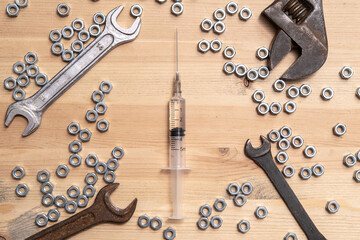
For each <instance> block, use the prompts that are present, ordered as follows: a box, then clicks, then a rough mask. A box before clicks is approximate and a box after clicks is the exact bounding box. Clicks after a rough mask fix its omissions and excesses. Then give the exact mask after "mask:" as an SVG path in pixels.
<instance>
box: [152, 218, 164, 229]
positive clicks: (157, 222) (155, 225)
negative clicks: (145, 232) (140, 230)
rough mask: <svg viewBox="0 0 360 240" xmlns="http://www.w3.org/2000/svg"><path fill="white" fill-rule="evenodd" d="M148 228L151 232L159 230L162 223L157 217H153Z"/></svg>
mask: <svg viewBox="0 0 360 240" xmlns="http://www.w3.org/2000/svg"><path fill="white" fill-rule="evenodd" d="M150 227H151V229H152V230H155V231H156V230H159V229H160V228H161V227H162V221H161V219H160V218H158V217H154V218H152V219H151V220H150Z"/></svg>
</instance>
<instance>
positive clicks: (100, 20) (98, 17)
mask: <svg viewBox="0 0 360 240" xmlns="http://www.w3.org/2000/svg"><path fill="white" fill-rule="evenodd" d="M93 20H94V23H96V24H98V25H102V24H104V23H105V20H106V17H105V15H104V14H103V13H101V12H98V13H95V14H94V17H93Z"/></svg>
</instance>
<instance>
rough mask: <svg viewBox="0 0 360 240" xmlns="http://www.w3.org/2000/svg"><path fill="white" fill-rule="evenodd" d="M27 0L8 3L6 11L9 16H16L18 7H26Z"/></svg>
mask: <svg viewBox="0 0 360 240" xmlns="http://www.w3.org/2000/svg"><path fill="white" fill-rule="evenodd" d="M27 5H28V0H15V3H9V4H8V5H7V6H6V13H7V15H8V16H9V17H17V16H18V15H19V12H20V8H24V7H27Z"/></svg>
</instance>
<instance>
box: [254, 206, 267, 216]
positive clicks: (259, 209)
mask: <svg viewBox="0 0 360 240" xmlns="http://www.w3.org/2000/svg"><path fill="white" fill-rule="evenodd" d="M267 215H268V210H267V209H266V207H257V208H256V210H255V216H256V218H258V219H264V218H266V217H267Z"/></svg>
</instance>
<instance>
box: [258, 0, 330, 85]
mask: <svg viewBox="0 0 360 240" xmlns="http://www.w3.org/2000/svg"><path fill="white" fill-rule="evenodd" d="M263 14H264V15H265V16H267V17H268V18H269V19H270V20H271V21H272V22H273V23H274V24H275V25H276V26H277V27H278V28H279V32H278V34H277V35H276V36H275V38H274V41H273V44H272V47H271V55H270V64H269V67H270V69H273V68H275V67H276V65H277V64H278V63H279V62H280V61H281V60H282V59H283V58H284V57H285V55H286V54H287V53H289V52H290V51H291V50H292V48H294V47H298V48H300V57H299V58H298V59H297V60H296V61H295V63H294V64H293V65H292V66H291V67H290V68H289V69H288V70H287V71H286V72H285V73H284V74H283V76H282V77H281V78H282V79H284V80H296V79H300V78H304V77H306V76H309V75H311V74H313V73H315V72H316V71H318V70H319V69H320V68H321V67H322V65H323V64H324V63H325V61H326V59H327V55H328V42H327V36H326V28H325V21H324V14H323V6H322V0H276V1H275V2H274V3H273V4H271V5H270V6H269V7H268V8H266V9H265V10H264V11H263Z"/></svg>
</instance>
